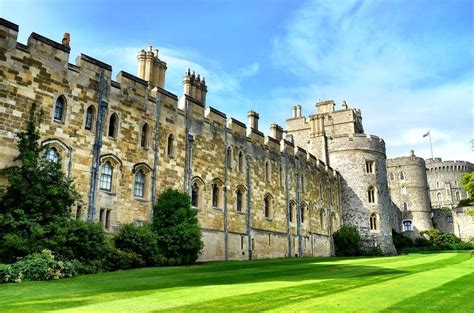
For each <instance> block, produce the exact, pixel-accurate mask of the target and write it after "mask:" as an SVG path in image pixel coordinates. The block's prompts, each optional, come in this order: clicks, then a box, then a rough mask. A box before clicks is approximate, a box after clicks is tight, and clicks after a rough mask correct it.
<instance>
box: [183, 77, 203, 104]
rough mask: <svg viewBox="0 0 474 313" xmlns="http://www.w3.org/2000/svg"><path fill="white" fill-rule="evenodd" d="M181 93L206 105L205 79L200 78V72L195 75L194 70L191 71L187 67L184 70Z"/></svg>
mask: <svg viewBox="0 0 474 313" xmlns="http://www.w3.org/2000/svg"><path fill="white" fill-rule="evenodd" d="M183 93H184V94H185V95H187V96H189V97H191V98H193V99H196V100H197V101H200V102H201V103H202V104H204V105H206V94H207V86H206V79H205V78H204V77H202V78H201V75H200V74H197V75H196V73H195V72H194V71H192V72H191V70H190V69H189V68H188V69H187V70H186V72H184V78H183Z"/></svg>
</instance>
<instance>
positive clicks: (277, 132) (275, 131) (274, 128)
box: [270, 123, 283, 141]
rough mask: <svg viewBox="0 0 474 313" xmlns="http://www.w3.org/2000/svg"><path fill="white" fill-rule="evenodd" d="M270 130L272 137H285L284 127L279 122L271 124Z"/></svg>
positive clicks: (277, 138)
mask: <svg viewBox="0 0 474 313" xmlns="http://www.w3.org/2000/svg"><path fill="white" fill-rule="evenodd" d="M270 132H271V136H272V138H274V139H276V140H278V141H280V140H281V139H282V138H283V128H281V127H280V125H278V124H277V123H273V124H271V125H270Z"/></svg>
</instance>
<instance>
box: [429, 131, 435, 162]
mask: <svg viewBox="0 0 474 313" xmlns="http://www.w3.org/2000/svg"><path fill="white" fill-rule="evenodd" d="M429 134H430V149H431V159H432V160H434V157H433V145H432V144H431V132H429Z"/></svg>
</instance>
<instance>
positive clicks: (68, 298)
mask: <svg viewBox="0 0 474 313" xmlns="http://www.w3.org/2000/svg"><path fill="white" fill-rule="evenodd" d="M46 310H61V311H71V312H77V311H81V312H127V311H128V312H147V311H173V312H176V311H181V312H189V311H207V312H216V311H221V312H222V311H241V312H243V311H264V310H271V311H281V312H295V311H313V312H315V311H316V312H317V311H319V312H321V311H322V312H324V311H326V312H341V311H342V312H373V311H382V312H474V260H473V257H472V254H471V252H446V253H432V254H410V255H403V256H396V257H384V258H304V259H277V260H258V261H252V262H247V261H242V262H238V261H232V262H214V263H207V264H201V265H196V266H189V267H169V268H146V269H137V270H130V271H123V272H115V273H102V274H97V275H82V276H77V277H74V278H72V279H64V280H58V281H49V282H24V283H21V284H3V285H0V312H9V311H10V312H11V311H14V312H38V311H46Z"/></svg>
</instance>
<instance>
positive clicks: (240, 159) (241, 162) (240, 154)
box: [239, 151, 244, 172]
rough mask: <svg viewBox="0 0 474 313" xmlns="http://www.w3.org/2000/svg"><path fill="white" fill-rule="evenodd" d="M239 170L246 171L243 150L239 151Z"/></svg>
mask: <svg viewBox="0 0 474 313" xmlns="http://www.w3.org/2000/svg"><path fill="white" fill-rule="evenodd" d="M239 171H240V172H243V171H244V153H243V152H242V151H240V152H239Z"/></svg>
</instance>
